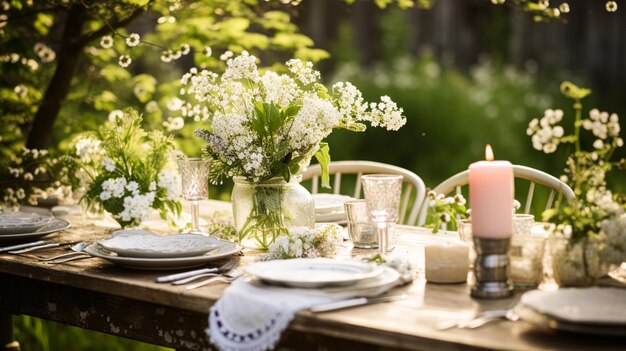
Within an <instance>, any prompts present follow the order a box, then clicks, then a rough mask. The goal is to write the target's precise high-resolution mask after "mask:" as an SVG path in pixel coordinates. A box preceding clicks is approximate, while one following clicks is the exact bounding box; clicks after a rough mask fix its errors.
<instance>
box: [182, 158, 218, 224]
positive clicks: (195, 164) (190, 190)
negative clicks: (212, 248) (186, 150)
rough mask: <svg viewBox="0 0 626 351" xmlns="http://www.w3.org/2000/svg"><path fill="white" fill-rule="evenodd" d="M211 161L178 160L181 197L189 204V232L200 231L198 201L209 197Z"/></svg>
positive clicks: (197, 159) (203, 159)
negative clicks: (181, 187) (181, 189)
mask: <svg viewBox="0 0 626 351" xmlns="http://www.w3.org/2000/svg"><path fill="white" fill-rule="evenodd" d="M210 168H211V160H210V159H205V158H183V159H180V160H178V170H179V171H180V177H181V178H182V185H183V197H184V198H185V200H187V201H189V202H191V232H192V233H202V231H201V230H200V225H199V224H198V222H199V217H200V203H199V202H200V201H201V200H206V199H208V197H209V171H210Z"/></svg>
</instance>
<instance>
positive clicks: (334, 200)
mask: <svg viewBox="0 0 626 351" xmlns="http://www.w3.org/2000/svg"><path fill="white" fill-rule="evenodd" d="M351 200H354V198H352V197H350V196H346V195H339V194H313V201H314V202H315V213H316V214H320V215H322V214H332V213H338V212H341V213H343V212H344V208H343V203H344V202H346V201H351Z"/></svg>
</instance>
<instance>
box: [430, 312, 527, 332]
mask: <svg viewBox="0 0 626 351" xmlns="http://www.w3.org/2000/svg"><path fill="white" fill-rule="evenodd" d="M499 318H506V319H508V320H511V321H516V320H518V319H519V317H518V316H517V315H516V314H515V313H514V312H513V311H512V310H491V311H484V312H482V313H479V314H477V315H475V316H474V317H471V318H465V319H456V320H452V321H443V322H440V323H438V324H437V327H436V328H437V330H447V329H451V328H461V329H476V328H479V327H482V326H483V325H485V324H487V323H489V322H491V321H494V320H496V319H499Z"/></svg>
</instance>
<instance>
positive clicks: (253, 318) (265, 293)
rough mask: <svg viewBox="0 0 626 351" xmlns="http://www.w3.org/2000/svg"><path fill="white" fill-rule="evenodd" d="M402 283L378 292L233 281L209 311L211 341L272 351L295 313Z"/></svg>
mask: <svg viewBox="0 0 626 351" xmlns="http://www.w3.org/2000/svg"><path fill="white" fill-rule="evenodd" d="M398 283H399V281H397V282H395V283H392V284H389V285H387V286H384V287H378V288H376V289H346V288H326V289H323V290H322V289H296V288H284V287H276V286H267V285H261V284H259V283H255V282H250V281H246V279H245V278H240V279H237V280H236V281H234V282H233V283H232V284H231V285H230V286H229V287H228V288H226V290H224V294H223V295H222V297H221V298H220V299H219V300H218V301H217V302H216V303H215V304H214V305H213V306H212V307H211V309H210V311H209V328H208V329H207V330H206V333H207V335H208V336H209V338H210V340H211V342H212V343H213V344H214V345H216V346H217V347H218V348H219V349H220V350H222V351H264V350H268V349H273V348H274V347H275V346H276V343H277V342H278V340H279V339H280V335H281V334H282V332H283V330H285V328H287V326H288V325H289V323H290V322H291V320H292V319H293V318H294V316H295V315H296V313H298V312H299V311H300V310H303V309H307V308H310V307H312V306H315V305H319V304H324V303H330V302H335V301H341V300H346V299H349V298H353V297H356V296H375V295H380V294H382V293H384V292H385V291H387V290H389V289H391V288H393V287H394V286H396V285H397V284H398Z"/></svg>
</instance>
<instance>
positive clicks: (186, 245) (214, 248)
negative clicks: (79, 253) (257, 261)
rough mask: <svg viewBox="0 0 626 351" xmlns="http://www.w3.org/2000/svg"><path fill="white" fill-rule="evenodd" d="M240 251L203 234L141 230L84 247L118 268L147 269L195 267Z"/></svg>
mask: <svg viewBox="0 0 626 351" xmlns="http://www.w3.org/2000/svg"><path fill="white" fill-rule="evenodd" d="M239 251H241V247H239V246H238V245H237V244H235V243H233V242H230V241H227V240H222V239H218V238H215V237H212V236H206V235H203V234H194V233H183V234H173V235H164V236H161V235H156V234H154V233H151V232H148V231H143V230H120V231H117V232H114V233H113V235H112V236H111V237H109V238H107V239H103V240H99V241H98V242H96V243H95V244H92V245H89V246H87V248H85V252H87V253H88V254H90V255H92V256H96V257H100V258H102V259H105V260H107V261H109V262H112V263H115V264H117V265H120V266H123V267H127V268H134V269H148V270H167V269H182V268H191V267H196V266H200V265H202V264H204V263H207V262H210V261H214V260H218V259H221V258H225V257H228V256H230V255H232V254H235V253H238V252H239Z"/></svg>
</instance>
